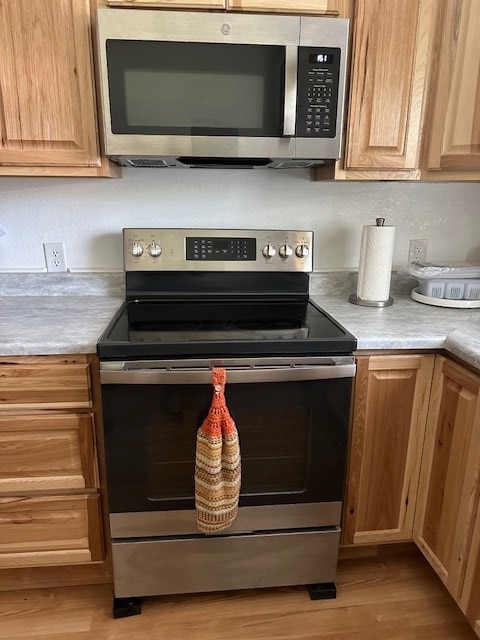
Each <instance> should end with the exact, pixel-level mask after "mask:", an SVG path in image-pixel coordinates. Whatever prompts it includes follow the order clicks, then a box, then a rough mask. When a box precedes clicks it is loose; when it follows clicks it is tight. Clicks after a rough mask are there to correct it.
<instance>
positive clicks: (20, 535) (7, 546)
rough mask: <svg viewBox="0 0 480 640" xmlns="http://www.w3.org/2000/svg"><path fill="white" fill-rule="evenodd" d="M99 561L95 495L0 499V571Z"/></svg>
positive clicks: (100, 555) (97, 513)
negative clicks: (3, 569) (2, 569)
mask: <svg viewBox="0 0 480 640" xmlns="http://www.w3.org/2000/svg"><path fill="white" fill-rule="evenodd" d="M102 559H103V548H102V535H101V519H100V500H99V496H98V495H95V496H85V495H84V496H81V495H75V496H51V497H48V498H0V568H5V567H35V566H45V565H59V564H76V563H86V562H93V561H98V560H102Z"/></svg>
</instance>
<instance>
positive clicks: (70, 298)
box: [0, 274, 480, 369]
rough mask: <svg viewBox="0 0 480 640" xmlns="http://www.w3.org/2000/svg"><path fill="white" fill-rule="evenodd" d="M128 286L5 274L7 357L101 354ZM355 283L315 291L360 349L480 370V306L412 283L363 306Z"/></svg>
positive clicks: (95, 278) (344, 280) (2, 307)
mask: <svg viewBox="0 0 480 640" xmlns="http://www.w3.org/2000/svg"><path fill="white" fill-rule="evenodd" d="M316 275H317V274H314V276H316ZM52 276H53V277H52ZM340 282H341V286H339V283H340ZM122 283H123V274H102V275H99V274H24V275H22V274H16V277H15V278H12V274H3V275H2V274H0V296H1V297H0V355H48V354H60V353H70V354H72V353H95V351H96V342H97V339H98V338H99V336H100V335H101V333H102V332H103V330H104V329H105V327H106V326H107V324H108V323H109V321H110V319H111V318H112V316H113V315H114V313H115V312H116V311H117V309H118V308H119V307H120V305H121V303H122V301H123V297H124V294H123V290H122ZM352 283H353V280H352V276H351V274H341V281H340V280H338V275H336V276H335V275H333V274H330V275H328V277H327V276H325V277H323V278H322V280H321V281H320V278H319V276H317V277H316V278H315V277H314V278H313V279H312V281H311V287H310V289H311V294H312V298H313V299H314V300H315V301H316V302H317V304H319V306H321V307H322V308H323V309H325V310H326V311H327V312H328V313H330V314H331V315H332V316H333V317H334V318H336V319H337V320H338V321H339V322H340V323H341V324H343V326H344V327H345V328H346V329H348V330H349V331H350V332H351V333H353V335H355V336H356V338H357V341H358V349H418V350H421V349H440V348H445V349H447V350H448V351H450V352H451V353H453V354H455V355H457V356H459V357H460V358H462V359H463V360H465V361H466V362H469V363H470V364H472V365H474V366H476V367H478V368H479V369H480V309H447V308H442V307H434V306H429V305H424V304H421V303H418V302H415V301H414V300H412V299H411V297H410V295H409V293H408V291H409V290H411V283H407V285H406V286H405V285H404V286H398V292H397V293H395V292H393V294H392V295H393V298H394V304H393V305H392V306H391V307H385V308H372V307H360V306H357V305H353V304H350V303H349V302H348V291H354V287H353V284H352ZM20 293H21V295H19V294H20Z"/></svg>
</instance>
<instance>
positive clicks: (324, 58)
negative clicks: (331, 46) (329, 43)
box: [308, 53, 334, 64]
mask: <svg viewBox="0 0 480 640" xmlns="http://www.w3.org/2000/svg"><path fill="white" fill-rule="evenodd" d="M308 61H309V62H310V63H312V64H315V63H317V62H323V64H333V62H334V56H333V54H331V53H311V54H310V56H309V60H308Z"/></svg>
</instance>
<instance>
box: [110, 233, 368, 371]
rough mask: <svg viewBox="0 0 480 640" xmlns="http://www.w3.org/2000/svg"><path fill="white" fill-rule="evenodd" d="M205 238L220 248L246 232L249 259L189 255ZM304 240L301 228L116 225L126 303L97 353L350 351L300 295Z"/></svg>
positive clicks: (345, 336)
mask: <svg viewBox="0 0 480 640" xmlns="http://www.w3.org/2000/svg"><path fill="white" fill-rule="evenodd" d="M204 237H205V238H207V239H208V241H209V243H210V244H212V243H213V246H215V243H218V244H219V246H220V245H221V246H222V247H223V246H224V244H225V240H226V239H229V238H230V237H231V238H233V239H234V241H235V242H240V241H242V242H243V239H247V240H248V243H249V247H250V254H249V255H250V258H251V260H249V261H238V258H237V254H236V253H235V251H233V249H232V252H231V255H230V254H228V253H227V254H226V255H225V259H224V260H223V261H218V260H215V261H210V262H209V261H208V260H206V259H205V258H204V257H202V258H201V259H200V258H198V259H197V258H196V257H195V256H196V254H195V252H193V253H192V251H190V250H189V247H190V245H191V244H192V242H193V243H194V244H195V243H197V244H198V243H199V242H201V241H202V238H204ZM312 241H313V238H312V233H311V232H302V231H295V232H293V231H288V232H285V231H282V232H274V231H255V232H254V231H238V230H232V231H224V230H222V231H220V230H209V231H205V230H204V231H201V230H198V229H192V230H171V229H168V230H161V229H125V230H124V254H125V267H126V269H127V272H126V294H127V295H126V301H125V304H124V305H123V307H122V308H121V309H120V311H119V312H118V314H117V315H116V317H115V318H114V320H113V321H112V322H111V323H110V325H109V326H108V327H107V329H106V331H105V333H104V334H103V336H102V337H101V339H100V341H99V343H98V353H99V355H100V356H101V357H102V358H103V359H119V358H121V359H134V358H137V357H141V358H149V357H150V358H158V357H163V356H166V357H167V356H168V357H171V356H179V357H195V356H199V357H200V356H206V355H211V356H214V357H218V356H225V357H227V356H237V355H284V354H289V353H295V354H308V355H318V354H320V355H323V354H348V353H351V352H352V351H353V350H354V349H355V347H356V341H355V338H354V337H353V336H352V335H351V334H349V333H348V332H347V331H346V330H345V329H344V328H343V327H342V326H341V325H340V324H338V323H337V322H336V321H335V320H334V319H333V318H332V317H330V316H329V315H328V314H327V313H326V312H325V311H323V310H322V309H321V308H320V307H318V306H317V305H316V304H315V303H314V302H313V301H312V300H310V298H309V295H308V272H309V271H311V269H312V260H311V251H312ZM232 242H233V240H232ZM235 242H234V244H235ZM230 244H231V243H230ZM154 245H155V247H160V249H161V251H160V253H158V251H157V250H156V251H155V252H151V251H150V250H149V247H152V246H154ZM228 246H230V245H228ZM286 247H288V248H289V249H288V250H287V249H286ZM290 249H291V251H290ZM300 249H301V250H300ZM152 254H155V255H152ZM282 256H283V257H282Z"/></svg>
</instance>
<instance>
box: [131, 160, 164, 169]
mask: <svg viewBox="0 0 480 640" xmlns="http://www.w3.org/2000/svg"><path fill="white" fill-rule="evenodd" d="M125 164H126V166H130V167H155V168H160V169H163V168H165V167H168V164H167V163H166V162H165V160H162V159H161V158H126V159H125Z"/></svg>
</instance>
